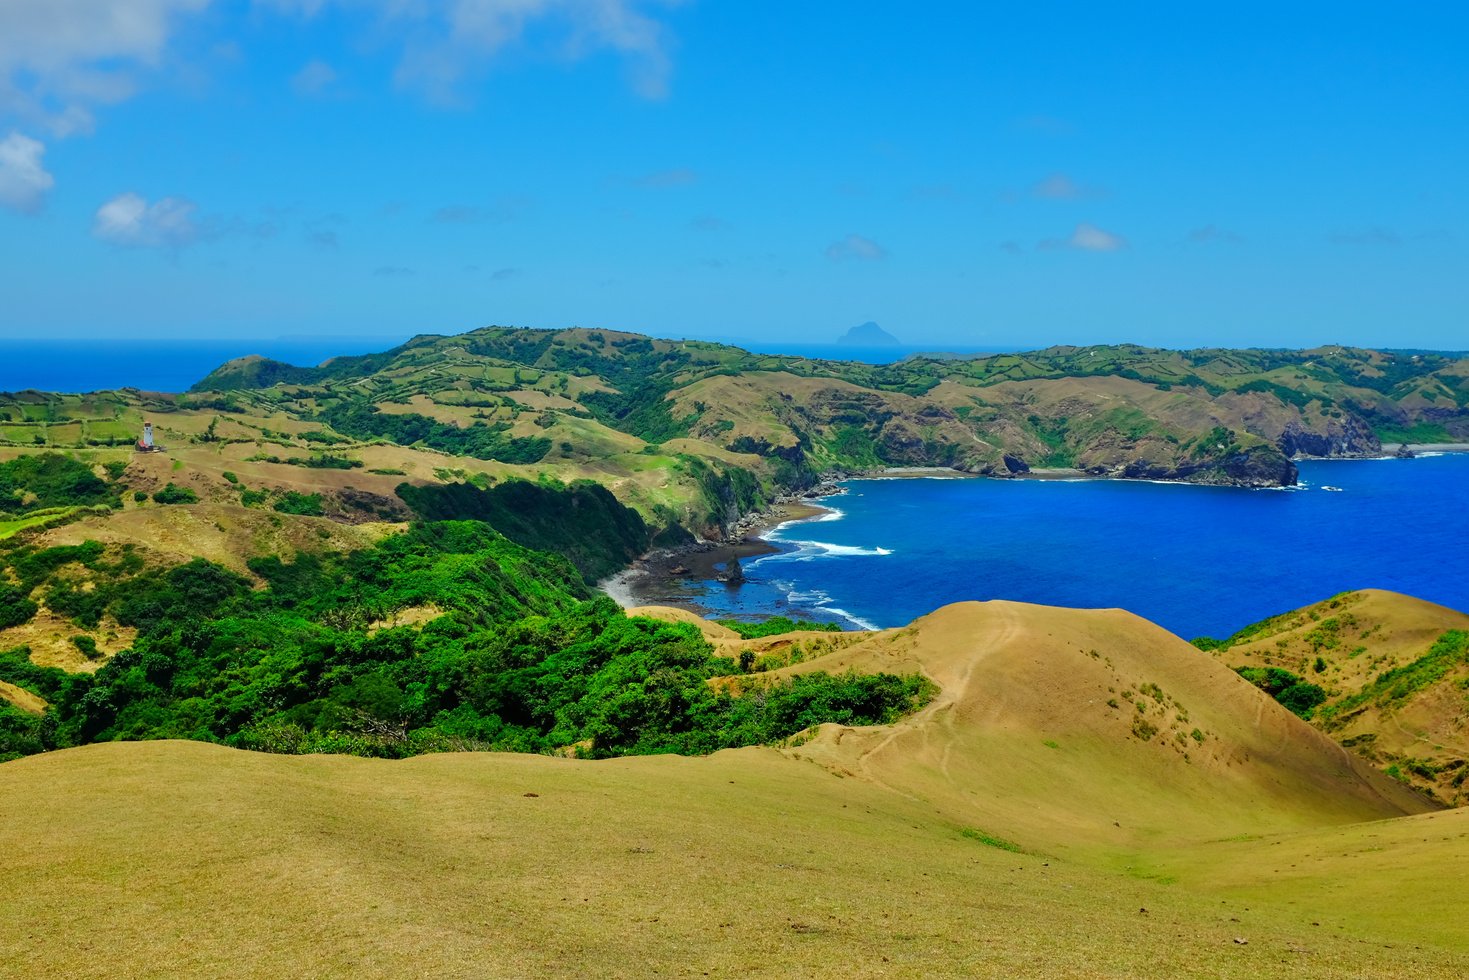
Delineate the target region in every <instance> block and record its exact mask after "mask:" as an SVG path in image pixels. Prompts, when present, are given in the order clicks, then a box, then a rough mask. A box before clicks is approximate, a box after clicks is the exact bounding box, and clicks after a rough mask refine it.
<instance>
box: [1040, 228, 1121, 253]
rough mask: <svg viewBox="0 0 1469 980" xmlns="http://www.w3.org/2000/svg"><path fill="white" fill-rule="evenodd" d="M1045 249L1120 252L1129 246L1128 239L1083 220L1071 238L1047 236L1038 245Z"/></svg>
mask: <svg viewBox="0 0 1469 980" xmlns="http://www.w3.org/2000/svg"><path fill="white" fill-rule="evenodd" d="M1036 247H1037V248H1039V249H1042V250H1044V251H1055V250H1057V249H1076V250H1078V251H1082V252H1119V251H1121V250H1122V249H1124V248H1126V247H1127V239H1125V238H1123V237H1122V236H1121V235H1116V234H1113V233H1112V232H1110V231H1106V230H1104V229H1102V228H1098V227H1097V226H1096V225H1090V224H1087V223H1086V222H1085V221H1083V222H1082V223H1081V224H1079V225H1077V226H1076V230H1075V231H1073V232H1072V233H1071V237H1070V238H1047V239H1046V240H1045V241H1043V242H1040V243H1039V244H1037V245H1036Z"/></svg>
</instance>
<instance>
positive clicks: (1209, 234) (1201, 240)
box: [1188, 225, 1244, 245]
mask: <svg viewBox="0 0 1469 980" xmlns="http://www.w3.org/2000/svg"><path fill="white" fill-rule="evenodd" d="M1188 240H1189V241H1191V242H1195V243H1197V244H1200V245H1205V244H1208V243H1210V242H1227V243H1229V244H1238V243H1240V242H1242V241H1244V239H1243V238H1241V237H1240V236H1239V235H1236V234H1235V233H1234V232H1232V231H1229V230H1228V229H1226V228H1220V227H1219V226H1217V225H1205V226H1204V227H1202V228H1195V229H1194V230H1193V231H1191V232H1189V233H1188Z"/></svg>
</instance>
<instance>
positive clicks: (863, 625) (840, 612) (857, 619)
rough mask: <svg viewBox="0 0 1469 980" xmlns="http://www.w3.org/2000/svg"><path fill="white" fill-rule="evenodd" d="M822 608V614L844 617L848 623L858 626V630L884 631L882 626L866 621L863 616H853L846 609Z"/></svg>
mask: <svg viewBox="0 0 1469 980" xmlns="http://www.w3.org/2000/svg"><path fill="white" fill-rule="evenodd" d="M820 608H821V611H822V612H827V613H831V614H832V615H834V616H840V617H842V618H843V619H845V620H846V621H847V622H849V623H851V624H852V625H853V626H856V627H857V628H858V629H863V630H880V629H882V627H881V626H878V625H877V624H876V623H873V622H870V621H868V620H865V619H863V618H862V617H861V616H853V615H852V614H851V613H849V612H847V611H846V610H845V609H838V608H837V607H836V606H822V607H820Z"/></svg>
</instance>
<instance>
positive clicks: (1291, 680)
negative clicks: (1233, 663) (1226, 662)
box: [1235, 667, 1326, 718]
mask: <svg viewBox="0 0 1469 980" xmlns="http://www.w3.org/2000/svg"><path fill="white" fill-rule="evenodd" d="M1235 672H1236V673H1238V674H1239V675H1240V676H1241V677H1243V678H1244V679H1245V680H1247V681H1249V682H1250V683H1251V684H1253V685H1255V686H1256V687H1258V688H1259V689H1260V690H1262V691H1264V692H1265V693H1266V694H1268V695H1270V696H1271V697H1272V698H1274V699H1275V700H1276V701H1278V702H1280V704H1281V706H1282V707H1284V708H1286V709H1288V710H1289V711H1291V712H1292V713H1293V714H1296V715H1298V716H1300V717H1301V718H1310V717H1311V715H1312V714H1313V713H1315V710H1316V706H1317V705H1319V704H1320V703H1321V702H1322V701H1325V700H1326V692H1325V691H1324V690H1323V689H1322V688H1321V687H1320V686H1318V685H1316V684H1309V683H1307V682H1306V681H1304V680H1302V679H1301V678H1300V677H1299V676H1298V675H1296V674H1293V673H1291V672H1290V671H1288V670H1282V669H1281V668H1279V667H1236V668H1235Z"/></svg>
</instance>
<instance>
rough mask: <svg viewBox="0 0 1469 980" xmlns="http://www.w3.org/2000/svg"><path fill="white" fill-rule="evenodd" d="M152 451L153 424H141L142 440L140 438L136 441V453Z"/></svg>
mask: <svg viewBox="0 0 1469 980" xmlns="http://www.w3.org/2000/svg"><path fill="white" fill-rule="evenodd" d="M153 449H154V446H153V423H152V422H144V423H143V438H141V439H139V440H138V451H139V452H144V453H151V452H152V451H153Z"/></svg>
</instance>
